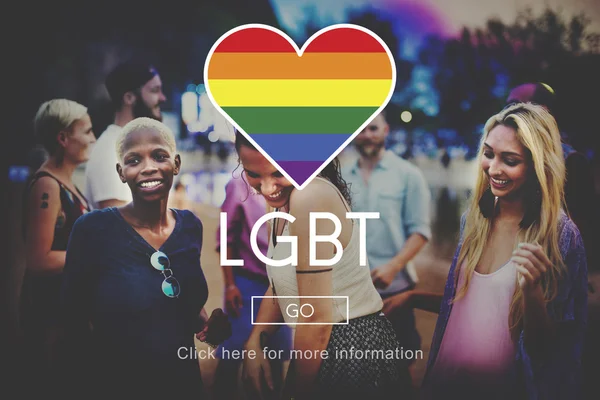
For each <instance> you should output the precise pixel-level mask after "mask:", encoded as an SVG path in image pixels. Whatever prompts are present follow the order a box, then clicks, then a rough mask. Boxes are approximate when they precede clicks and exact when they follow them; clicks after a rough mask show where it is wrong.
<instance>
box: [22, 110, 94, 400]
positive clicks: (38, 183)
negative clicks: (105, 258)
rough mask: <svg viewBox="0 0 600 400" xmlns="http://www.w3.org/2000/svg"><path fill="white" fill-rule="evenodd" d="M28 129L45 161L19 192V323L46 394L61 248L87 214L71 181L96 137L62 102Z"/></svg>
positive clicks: (85, 119) (56, 330) (55, 337)
mask: <svg viewBox="0 0 600 400" xmlns="http://www.w3.org/2000/svg"><path fill="white" fill-rule="evenodd" d="M34 127H35V133H36V136H37V137H38V138H39V140H40V142H41V143H42V144H43V146H44V148H45V149H46V151H47V152H48V155H49V157H48V159H47V160H46V161H45V162H44V163H43V164H42V165H41V167H40V168H39V169H38V170H37V171H36V172H35V173H34V174H33V175H32V176H31V178H30V180H29V183H28V185H27V189H26V192H25V205H24V210H23V235H24V239H25V249H26V273H25V278H24V284H23V290H22V313H23V316H22V321H23V329H24V331H25V335H26V341H27V343H28V350H30V351H31V352H32V355H31V357H32V358H33V359H34V360H33V361H32V363H31V364H30V365H31V366H32V368H33V369H35V371H31V372H32V373H33V374H34V375H36V377H38V378H40V379H41V380H42V382H47V383H48V384H49V385H44V384H40V385H38V386H37V387H39V388H43V389H42V390H44V392H45V393H47V392H49V391H51V387H52V386H50V385H52V384H53V383H55V382H53V381H54V378H51V376H54V377H55V378H56V376H57V375H53V374H55V373H56V372H57V368H56V357H57V344H58V341H59V339H60V337H61V332H62V326H61V323H60V317H59V296H60V285H61V281H62V275H63V268H64V265H65V255H66V249H67V243H68V241H69V236H70V234H71V229H72V227H73V224H74V223H75V221H76V220H77V219H78V218H79V217H80V216H81V215H83V214H84V213H86V212H88V211H89V207H88V202H87V200H86V198H85V197H84V195H83V194H82V193H81V192H80V191H79V189H78V188H77V187H76V186H75V184H74V183H73V180H72V178H73V173H74V172H75V169H76V168H77V167H78V166H79V165H80V164H82V163H84V162H86V161H87V160H88V158H89V155H90V151H91V147H92V145H93V144H94V143H95V141H96V137H95V136H94V132H93V131H92V122H91V120H90V117H89V115H88V112H87V108H86V107H85V106H83V105H81V104H79V103H77V102H74V101H72V100H67V99H53V100H49V101H47V102H45V103H43V104H42V105H41V106H40V108H39V109H38V111H37V113H36V116H35V119H34ZM34 366H37V367H36V368H34ZM38 368H39V369H38ZM38 374H39V376H38ZM46 380H48V381H46ZM36 381H37V378H36Z"/></svg>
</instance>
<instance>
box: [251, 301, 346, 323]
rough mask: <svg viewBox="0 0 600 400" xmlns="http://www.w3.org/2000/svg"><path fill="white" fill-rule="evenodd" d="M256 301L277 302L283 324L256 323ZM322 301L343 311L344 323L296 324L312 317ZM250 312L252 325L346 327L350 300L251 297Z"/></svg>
mask: <svg viewBox="0 0 600 400" xmlns="http://www.w3.org/2000/svg"><path fill="white" fill-rule="evenodd" d="M257 299H260V301H262V300H263V299H265V300H266V301H277V302H278V304H279V308H280V309H281V314H282V315H283V319H284V322H256V314H258V309H259V307H260V302H259V301H255V300H257ZM324 299H330V300H332V302H333V304H332V307H333V309H334V310H344V314H345V315H344V318H345V320H344V321H342V322H340V321H339V319H336V320H335V321H321V322H298V319H300V318H310V317H312V316H313V315H314V313H315V311H316V310H317V308H318V307H319V306H322V304H323V300H324ZM250 312H251V323H252V325H348V323H349V322H350V320H349V317H348V316H349V315H350V298H349V297H348V296H252V301H251V311H250ZM255 313H256V314H255Z"/></svg>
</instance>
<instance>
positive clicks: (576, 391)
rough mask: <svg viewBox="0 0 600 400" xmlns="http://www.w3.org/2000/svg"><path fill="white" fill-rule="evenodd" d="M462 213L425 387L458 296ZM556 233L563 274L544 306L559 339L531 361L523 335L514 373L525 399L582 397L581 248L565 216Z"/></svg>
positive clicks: (584, 270) (583, 261)
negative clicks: (456, 279) (542, 356)
mask: <svg viewBox="0 0 600 400" xmlns="http://www.w3.org/2000/svg"><path fill="white" fill-rule="evenodd" d="M465 215H466V213H465V214H463V216H462V218H461V224H460V240H459V243H458V247H457V249H456V253H455V255H454V259H453V260H452V265H451V266H450V271H449V273H448V279H447V281H446V287H445V289H444V297H443V300H442V305H441V308H440V313H439V317H438V320H437V325H436V327H435V331H434V334H433V339H432V343H431V351H430V353H429V360H428V362H427V372H426V373H425V377H424V380H423V386H427V385H429V384H430V381H431V377H430V374H431V370H432V367H433V365H434V363H435V360H436V357H437V354H438V351H439V349H440V345H441V343H442V338H443V336H444V331H445V330H446V325H447V323H448V319H449V317H450V313H451V312H452V304H451V303H450V300H451V299H452V298H453V297H454V295H455V294H456V288H455V285H454V271H455V269H456V263H457V260H458V254H459V253H460V249H461V246H462V242H463V230H464V225H465ZM559 230H560V239H559V247H560V252H561V254H562V257H563V260H564V262H565V264H566V266H567V275H566V276H565V277H564V278H563V279H562V280H561V281H560V282H559V284H558V294H557V296H556V298H555V299H554V300H553V301H552V302H550V303H548V313H549V315H550V318H552V319H553V320H554V321H556V322H557V323H558V325H557V334H558V339H557V341H556V343H555V344H554V346H553V349H554V351H552V352H551V354H547V358H546V359H544V360H539V361H536V360H532V359H531V358H530V357H529V354H527V350H526V349H525V344H524V334H523V333H524V332H523V331H521V334H520V336H519V342H518V344H517V354H516V357H515V366H516V368H515V369H514V370H515V371H518V372H519V375H520V376H516V377H515V378H516V379H517V382H520V383H521V384H522V385H521V386H522V387H523V389H524V390H525V392H526V393H525V394H526V398H527V399H528V400H538V399H544V400H547V399H579V398H581V397H582V395H583V393H582V389H581V384H582V371H581V356H582V352H583V341H584V335H585V329H586V324H587V264H586V257H585V249H584V247H583V241H582V239H581V235H580V234H579V230H578V229H577V226H576V225H575V224H574V223H573V221H571V220H570V219H569V218H568V217H567V215H566V214H564V213H563V214H562V215H561V220H560V223H559Z"/></svg>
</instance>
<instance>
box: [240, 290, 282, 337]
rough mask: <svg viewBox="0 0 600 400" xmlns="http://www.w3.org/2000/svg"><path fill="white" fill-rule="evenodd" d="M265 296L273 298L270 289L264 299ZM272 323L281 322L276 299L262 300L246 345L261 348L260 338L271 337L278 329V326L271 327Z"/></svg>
mask: <svg viewBox="0 0 600 400" xmlns="http://www.w3.org/2000/svg"><path fill="white" fill-rule="evenodd" d="M266 296H273V291H272V290H271V287H269V288H268V289H267V291H266V292H265V297H266ZM273 322H283V316H282V315H281V310H280V309H279V303H278V302H277V299H270V298H263V299H262V301H261V302H260V308H259V309H258V313H257V315H256V320H255V322H254V327H253V328H252V332H251V333H250V337H249V338H248V342H247V343H248V344H252V345H253V346H256V347H262V345H261V342H264V339H263V340H262V341H261V337H263V338H264V336H265V335H267V336H271V335H273V334H274V333H275V332H276V331H277V329H279V325H273V324H272V323H273ZM261 324H267V325H261Z"/></svg>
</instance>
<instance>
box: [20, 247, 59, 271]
mask: <svg viewBox="0 0 600 400" xmlns="http://www.w3.org/2000/svg"><path fill="white" fill-rule="evenodd" d="M66 254H67V252H66V251H59V250H50V251H48V252H46V253H44V254H36V253H35V252H29V254H28V255H27V256H26V262H27V270H28V271H30V272H32V273H34V274H36V275H37V274H39V275H53V274H58V273H60V272H62V271H63V269H64V267H65V258H66Z"/></svg>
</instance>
